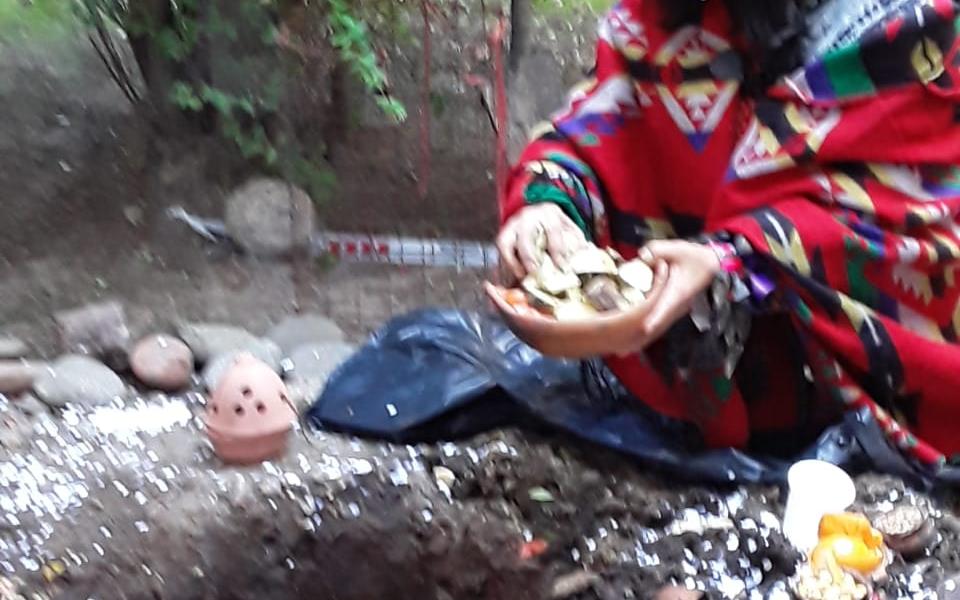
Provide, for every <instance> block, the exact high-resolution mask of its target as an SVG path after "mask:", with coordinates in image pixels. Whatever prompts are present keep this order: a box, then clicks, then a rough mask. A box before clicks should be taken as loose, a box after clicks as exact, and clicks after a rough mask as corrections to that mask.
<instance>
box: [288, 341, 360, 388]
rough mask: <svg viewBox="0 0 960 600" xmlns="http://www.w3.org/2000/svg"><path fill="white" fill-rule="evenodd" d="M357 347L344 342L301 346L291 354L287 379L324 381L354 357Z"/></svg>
mask: <svg viewBox="0 0 960 600" xmlns="http://www.w3.org/2000/svg"><path fill="white" fill-rule="evenodd" d="M356 351H357V347H356V346H354V345H352V344H346V343H344V342H322V343H317V344H306V345H303V346H300V347H299V348H297V349H296V350H294V351H293V352H291V353H290V355H289V357H288V358H289V359H290V363H289V371H288V373H287V378H288V379H291V380H296V379H299V380H311V379H313V380H317V379H319V380H323V381H326V380H327V379H328V378H329V377H330V375H331V374H332V373H333V372H334V370H336V368H337V367H339V366H340V365H341V364H343V362H344V361H346V360H347V359H348V358H350V357H351V356H353V354H354V353H355V352H356Z"/></svg>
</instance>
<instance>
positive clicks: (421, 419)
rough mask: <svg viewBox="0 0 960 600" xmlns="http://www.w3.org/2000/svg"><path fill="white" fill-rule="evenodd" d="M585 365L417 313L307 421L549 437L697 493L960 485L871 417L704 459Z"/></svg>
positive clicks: (459, 316)
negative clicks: (782, 444)
mask: <svg viewBox="0 0 960 600" xmlns="http://www.w3.org/2000/svg"><path fill="white" fill-rule="evenodd" d="M583 367H584V365H583V364H582V363H579V362H570V361H561V360H555V359H551V358H546V357H544V356H542V355H541V354H539V353H538V352H536V351H535V350H533V349H531V348H530V347H529V346H527V345H525V344H524V343H523V342H521V341H519V340H518V339H517V338H516V337H515V336H514V335H513V334H512V333H511V332H510V331H509V330H508V329H507V328H506V327H505V326H504V325H503V323H502V322H500V321H499V320H498V319H496V318H494V317H491V316H486V315H478V314H474V313H464V312H458V311H452V310H425V311H420V312H416V313H412V314H410V315H407V316H404V317H400V318H398V319H395V320H394V321H392V322H390V323H389V324H387V325H386V326H385V327H384V328H383V329H382V330H381V331H380V332H379V333H377V334H376V335H374V336H373V338H372V339H371V341H370V342H369V343H368V344H367V345H366V346H365V347H364V348H362V349H361V350H360V351H359V352H358V353H357V354H356V355H355V356H353V357H352V358H351V359H350V360H348V361H347V362H346V363H345V364H344V365H342V366H341V367H340V368H339V369H338V370H337V372H336V373H334V375H333V376H332V377H331V379H330V381H329V383H328V384H327V387H326V389H325V390H324V392H323V394H322V395H321V396H320V398H319V399H318V400H317V401H316V403H315V404H314V406H313V407H312V408H311V410H310V412H309V415H308V416H309V420H310V422H311V423H313V424H314V425H315V426H317V427H320V428H323V429H328V430H332V431H338V432H343V433H349V434H354V435H358V436H361V437H370V438H377V439H383V440H387V441H391V442H396V443H405V444H407V443H421V442H434V441H438V440H456V439H463V438H465V437H468V436H471V435H475V434H477V433H480V432H483V431H486V430H490V429H493V428H497V427H506V426H522V427H535V428H544V427H546V428H548V429H552V430H556V431H560V432H566V433H567V434H570V435H572V436H575V437H577V438H580V439H582V440H585V441H588V442H592V443H595V444H599V445H601V446H604V447H607V448H610V449H613V450H616V451H618V452H621V453H623V454H626V455H628V456H631V457H633V458H635V459H636V460H638V461H639V462H640V463H642V464H643V465H645V466H647V467H649V468H653V469H657V470H661V471H664V472H668V473H669V474H670V475H671V476H673V477H678V478H682V479H686V480H690V481H697V482H704V483H717V484H729V483H738V484H743V483H764V484H782V483H784V481H785V479H786V471H787V469H788V468H789V466H790V465H791V464H793V462H795V461H797V460H802V459H807V458H817V459H820V460H826V461H829V462H831V463H834V464H837V465H840V466H842V467H844V468H845V469H846V470H848V471H849V472H852V473H857V472H862V471H867V470H874V471H880V472H886V473H890V474H893V475H897V476H900V477H902V478H904V479H905V480H907V481H908V482H910V483H912V484H913V485H915V486H918V487H922V488H931V487H935V486H939V485H949V486H957V485H958V484H960V469H958V468H955V467H947V468H945V469H943V470H942V471H941V472H940V473H937V474H933V473H929V472H927V471H922V470H920V469H919V468H918V467H917V466H916V465H914V464H913V463H912V462H910V461H908V460H907V459H905V457H904V456H903V455H902V454H901V453H900V452H899V451H897V450H896V448H894V447H893V446H891V445H890V444H889V443H888V441H887V440H886V438H885V436H884V434H883V432H882V431H881V429H880V427H879V426H878V425H877V423H876V422H875V421H874V420H873V419H872V417H871V416H870V415H869V414H867V413H848V414H847V416H846V418H845V419H844V420H843V421H842V422H840V423H838V424H836V425H835V426H834V427H832V428H831V429H829V430H827V431H825V432H824V433H823V434H822V435H821V436H820V438H819V439H818V440H817V441H816V443H814V444H813V445H812V446H811V447H809V448H808V449H807V450H806V451H804V452H802V453H800V454H799V455H797V456H792V457H789V459H784V458H773V457H772V456H761V455H750V454H748V453H745V452H741V451H738V450H732V449H729V450H711V451H701V450H698V449H697V442H696V441H695V440H693V439H691V436H688V435H684V433H685V429H686V427H685V426H684V425H682V424H679V423H676V422H672V421H668V420H667V419H664V418H662V417H660V416H658V415H654V414H652V413H651V412H650V411H647V410H645V409H643V408H642V405H641V403H639V402H638V401H637V400H636V399H633V398H630V397H629V396H627V395H626V392H625V390H623V389H622V388H621V387H620V386H619V385H617V384H616V383H615V382H612V381H611V379H612V378H610V377H609V376H607V375H605V374H604V373H603V372H602V371H600V370H598V369H584V368H583ZM598 391H599V393H598Z"/></svg>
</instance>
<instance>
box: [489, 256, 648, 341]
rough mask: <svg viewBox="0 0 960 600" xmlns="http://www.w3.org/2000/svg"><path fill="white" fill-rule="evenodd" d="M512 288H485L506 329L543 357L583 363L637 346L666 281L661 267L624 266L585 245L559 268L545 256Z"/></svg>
mask: <svg viewBox="0 0 960 600" xmlns="http://www.w3.org/2000/svg"><path fill="white" fill-rule="evenodd" d="M540 264H541V267H540V268H539V269H538V270H537V272H535V273H531V274H530V275H529V276H527V277H526V278H525V279H524V280H523V282H522V283H521V285H520V286H519V287H517V288H512V289H506V288H503V287H500V286H495V285H493V284H487V295H488V296H489V297H490V299H491V300H492V302H493V304H494V307H495V308H496V309H497V311H498V312H499V313H500V315H501V316H502V317H503V319H504V321H505V322H506V324H507V326H508V327H509V328H510V329H511V331H513V333H514V334H516V336H517V337H518V338H520V339H521V340H523V341H524V342H525V343H527V344H528V345H530V346H531V347H533V348H536V349H537V350H539V351H540V352H542V353H543V354H545V355H548V356H554V357H560V358H572V359H585V358H594V357H599V356H604V355H606V354H609V353H610V351H611V349H615V348H616V349H628V348H630V347H631V346H635V345H637V344H638V343H639V341H640V340H642V338H643V335H644V325H645V322H646V319H647V316H648V315H649V313H650V310H651V309H652V308H653V305H654V303H655V301H656V299H657V297H658V296H659V294H660V291H661V290H662V288H663V284H664V283H665V281H666V276H665V275H666V266H665V265H659V266H658V267H657V268H653V267H651V266H650V265H648V264H647V263H645V262H643V261H642V260H639V259H637V260H630V261H626V260H624V259H623V258H622V257H620V255H618V254H617V253H616V252H614V251H612V250H603V249H600V248H598V247H596V246H593V245H588V246H587V247H585V248H584V249H582V250H580V251H578V252H577V253H575V254H574V255H573V256H571V257H570V260H569V263H568V264H567V265H565V267H563V268H561V267H558V266H557V265H556V264H555V263H554V262H553V260H551V259H550V257H549V256H548V255H546V254H544V255H543V256H542V257H541V260H540Z"/></svg>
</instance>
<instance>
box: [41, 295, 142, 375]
mask: <svg viewBox="0 0 960 600" xmlns="http://www.w3.org/2000/svg"><path fill="white" fill-rule="evenodd" d="M54 320H55V321H56V323H57V327H58V329H59V332H60V342H61V345H62V347H63V351H64V352H68V353H72V354H84V355H89V356H94V357H96V358H100V359H102V360H104V361H105V362H107V363H108V364H110V365H111V366H113V367H114V368H117V369H124V368H126V366H127V364H126V360H127V350H128V346H129V345H130V329H129V328H128V327H127V318H126V314H125V313H124V310H123V305H121V304H120V303H119V302H112V301H111V302H100V303H96V304H88V305H86V306H81V307H79V308H74V309H70V310H65V311H60V312H58V313H56V314H55V315H54Z"/></svg>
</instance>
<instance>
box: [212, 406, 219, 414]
mask: <svg viewBox="0 0 960 600" xmlns="http://www.w3.org/2000/svg"><path fill="white" fill-rule="evenodd" d="M210 408H211V409H212V410H213V414H215V415H219V414H220V405H219V404H214V405H213V406H211V407H210Z"/></svg>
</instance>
